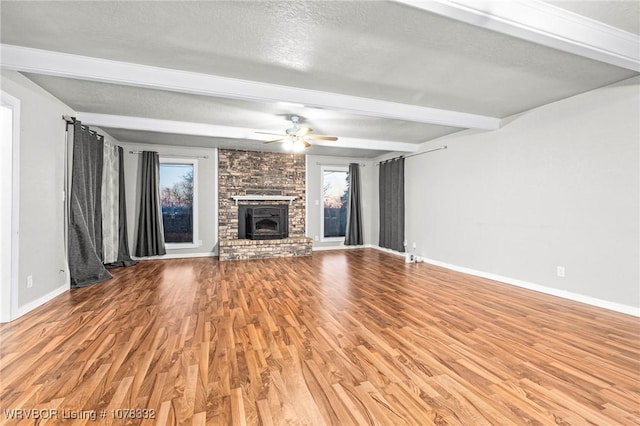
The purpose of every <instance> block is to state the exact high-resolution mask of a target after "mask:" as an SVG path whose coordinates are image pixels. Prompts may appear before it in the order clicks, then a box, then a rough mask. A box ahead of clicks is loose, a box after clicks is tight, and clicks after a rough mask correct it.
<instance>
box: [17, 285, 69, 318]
mask: <svg viewBox="0 0 640 426" xmlns="http://www.w3.org/2000/svg"><path fill="white" fill-rule="evenodd" d="M69 289H70V287H69V285H68V284H65V285H63V286H60V287H58V288H56V289H55V290H53V291H50V292H49V293H47V294H45V295H44V296H42V297H39V298H37V299H36V300H34V301H33V302H29V303H27V304H26V305H22V306H20V307H18V316H17V317H16V318H14V320H16V319H18V318H20V317H21V316H23V315H25V314H27V313H29V312H31V311H33V310H34V309H36V308H39V307H40V306H42V305H44V304H45V303H47V302H48V301H50V300H52V299H54V298H56V297H58V296H60V295H61V294H62V293H64V292H65V291H67V290H69Z"/></svg>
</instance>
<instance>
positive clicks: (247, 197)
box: [231, 195, 298, 206]
mask: <svg viewBox="0 0 640 426" xmlns="http://www.w3.org/2000/svg"><path fill="white" fill-rule="evenodd" d="M231 198H233V201H235V202H236V206H237V205H238V201H288V202H289V205H291V203H293V200H295V199H296V198H298V197H295V196H293V195H232V196H231Z"/></svg>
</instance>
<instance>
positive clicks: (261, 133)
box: [255, 132, 287, 136]
mask: <svg viewBox="0 0 640 426" xmlns="http://www.w3.org/2000/svg"><path fill="white" fill-rule="evenodd" d="M255 133H258V134H260V135H274V136H287V135H283V134H282V133H270V132H255Z"/></svg>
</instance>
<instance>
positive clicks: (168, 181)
mask: <svg viewBox="0 0 640 426" xmlns="http://www.w3.org/2000/svg"><path fill="white" fill-rule="evenodd" d="M160 204H161V208H162V224H163V226H164V241H165V245H166V247H167V249H178V248H193V247H197V246H198V244H197V242H198V162H197V160H195V159H182V158H160Z"/></svg>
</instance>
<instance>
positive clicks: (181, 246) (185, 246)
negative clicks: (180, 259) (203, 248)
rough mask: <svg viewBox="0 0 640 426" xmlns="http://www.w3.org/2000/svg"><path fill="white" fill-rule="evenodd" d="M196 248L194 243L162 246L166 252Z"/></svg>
mask: <svg viewBox="0 0 640 426" xmlns="http://www.w3.org/2000/svg"><path fill="white" fill-rule="evenodd" d="M198 247H199V246H198V244H195V243H165V245H164V248H165V249H167V250H181V249H193V248H198Z"/></svg>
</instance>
